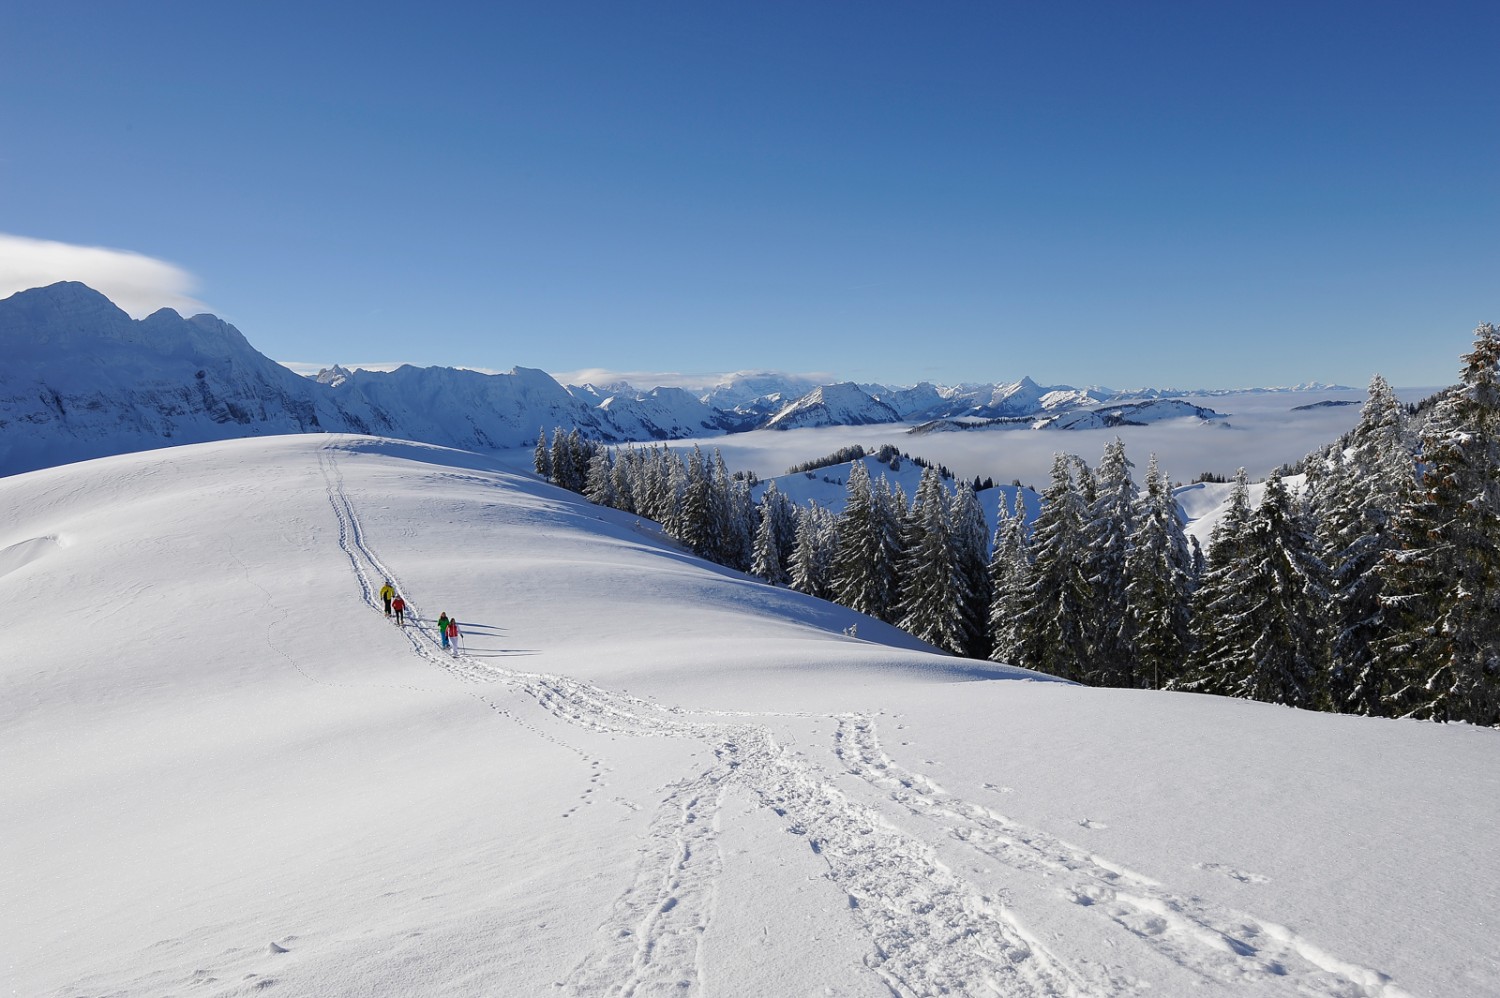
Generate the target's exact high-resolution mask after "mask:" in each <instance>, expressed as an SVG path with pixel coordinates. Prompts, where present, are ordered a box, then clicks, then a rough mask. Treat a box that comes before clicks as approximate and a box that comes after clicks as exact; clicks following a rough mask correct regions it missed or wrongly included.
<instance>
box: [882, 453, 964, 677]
mask: <svg viewBox="0 0 1500 998" xmlns="http://www.w3.org/2000/svg"><path fill="white" fill-rule="evenodd" d="M903 547H904V552H903V558H902V562H901V571H900V579H901V602H900V607H899V610H900V618H899V620H898V622H897V626H899V627H900V628H901V629H902V630H904V631H907V632H908V633H910V634H912V635H915V636H916V637H918V638H920V639H922V640H923V641H926V642H927V643H929V644H933V645H937V646H938V647H939V648H944V649H946V650H948V651H951V652H954V653H956V654H960V655H961V654H963V653H964V650H965V641H966V639H967V638H968V634H967V630H968V627H967V622H966V621H965V619H964V601H965V599H966V598H967V596H968V593H967V588H966V586H965V584H964V580H963V577H962V575H961V573H960V571H959V565H958V558H957V551H956V548H955V545H954V542H953V531H952V524H951V523H950V522H949V518H948V499H947V493H946V489H944V487H943V479H942V476H941V475H939V473H938V471H937V469H936V468H930V467H929V468H927V469H925V470H924V471H923V472H922V483H921V485H920V486H919V487H918V489H917V498H916V502H915V503H913V504H912V515H911V516H910V517H909V518H908V520H907V527H906V536H905V541H904V544H903Z"/></svg>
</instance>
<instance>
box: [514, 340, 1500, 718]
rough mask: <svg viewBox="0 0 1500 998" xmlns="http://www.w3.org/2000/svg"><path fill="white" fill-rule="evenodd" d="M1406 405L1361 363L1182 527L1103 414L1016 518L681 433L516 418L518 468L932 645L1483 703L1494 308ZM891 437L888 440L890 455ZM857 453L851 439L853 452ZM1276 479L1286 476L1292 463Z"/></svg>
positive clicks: (1362, 708)
mask: <svg viewBox="0 0 1500 998" xmlns="http://www.w3.org/2000/svg"><path fill="white" fill-rule="evenodd" d="M1463 361H1464V368H1463V373H1462V379H1461V381H1460V382H1459V384H1457V385H1455V386H1454V387H1452V388H1450V389H1448V390H1446V391H1445V392H1443V393H1441V394H1440V395H1439V396H1438V397H1437V398H1436V399H1435V400H1433V401H1432V403H1431V404H1429V405H1425V406H1424V408H1423V411H1422V413H1421V415H1420V416H1418V417H1416V418H1414V417H1413V415H1412V414H1411V413H1410V412H1408V410H1407V409H1406V407H1404V406H1403V405H1402V404H1401V403H1400V402H1399V401H1398V400H1397V399H1396V397H1395V394H1394V392H1393V391H1392V389H1391V387H1390V385H1389V384H1388V383H1386V381H1385V380H1384V379H1383V378H1381V377H1380V376H1378V375H1377V376H1376V377H1375V378H1373V379H1372V381H1371V383H1370V388H1369V393H1368V397H1367V399H1366V401H1365V404H1364V408H1363V410H1362V412H1361V417H1360V420H1359V423H1358V425H1357V426H1356V427H1355V428H1354V429H1353V430H1352V431H1350V432H1349V433H1348V434H1346V435H1345V436H1344V437H1343V438H1342V439H1340V440H1339V441H1337V442H1335V443H1334V444H1331V445H1329V446H1328V447H1326V448H1324V449H1322V450H1320V451H1318V452H1316V453H1314V454H1311V455H1309V456H1308V457H1307V458H1306V459H1305V460H1304V461H1303V462H1302V464H1301V467H1302V469H1303V478H1302V480H1301V482H1300V483H1298V482H1297V481H1296V480H1295V479H1293V480H1292V481H1290V482H1289V481H1287V480H1284V479H1283V478H1282V477H1280V476H1276V475H1273V476H1272V477H1270V478H1268V479H1267V480H1266V481H1265V483H1264V486H1263V488H1262V489H1261V490H1260V491H1261V494H1260V497H1259V500H1258V501H1257V502H1256V503H1254V504H1252V503H1251V500H1250V496H1251V487H1250V481H1249V478H1248V476H1247V475H1246V473H1245V470H1244V469H1240V470H1239V472H1238V473H1237V474H1236V476H1235V477H1234V479H1233V482H1234V484H1233V487H1232V490H1231V493H1230V498H1229V502H1228V504H1227V505H1226V506H1225V507H1224V509H1223V512H1222V515H1221V516H1220V519H1219V521H1218V522H1217V523H1216V524H1215V525H1214V527H1213V530H1212V532H1211V534H1210V539H1209V542H1208V545H1207V550H1206V551H1203V550H1200V549H1199V547H1198V545H1197V543H1196V541H1195V540H1193V539H1192V538H1191V537H1189V536H1188V535H1187V534H1186V533H1185V531H1184V529H1183V525H1182V520H1181V517H1180V516H1179V511H1178V507H1177V504H1176V500H1175V499H1174V497H1173V493H1172V485H1171V482H1170V481H1169V480H1168V479H1167V478H1166V477H1165V476H1164V475H1163V474H1162V473H1161V471H1160V470H1159V468H1158V465H1157V461H1156V458H1155V456H1154V455H1153V456H1152V457H1151V460H1150V462H1149V464H1148V467H1147V470H1146V474H1145V480H1144V482H1143V483H1142V484H1140V485H1137V483H1136V482H1135V480H1134V478H1133V474H1132V470H1133V469H1134V467H1135V466H1134V464H1133V463H1132V462H1131V461H1130V460H1129V459H1128V458H1127V457H1126V455H1125V447H1124V444H1123V443H1121V442H1120V440H1119V439H1118V438H1117V439H1116V440H1114V441H1113V442H1112V443H1110V444H1109V445H1108V446H1107V447H1106V448H1105V451H1104V454H1103V456H1102V458H1101V460H1100V461H1099V463H1098V465H1097V467H1093V468H1091V467H1089V466H1088V465H1087V464H1086V463H1085V462H1084V461H1083V460H1082V459H1080V458H1079V457H1077V456H1075V455H1071V454H1058V455H1057V456H1056V457H1055V459H1054V462H1053V465H1052V470H1051V474H1050V478H1049V482H1048V485H1047V486H1046V488H1045V489H1044V490H1043V492H1042V493H1041V497H1040V498H1041V503H1040V512H1039V513H1038V515H1037V516H1036V518H1035V520H1034V521H1032V522H1030V523H1028V522H1027V520H1026V518H1025V515H1024V508H1023V503H1022V496H1023V490H1021V489H1019V488H1017V489H1016V491H1015V495H1014V502H1013V503H1006V502H1004V501H1002V502H1001V503H1000V507H999V514H998V517H997V523H996V527H995V529H994V530H993V532H991V531H990V530H989V528H988V526H987V524H986V520H985V517H984V513H983V511H982V509H981V505H980V499H979V496H978V493H977V491H976V485H977V484H979V483H978V482H962V481H960V482H953V483H952V484H945V482H946V480H947V475H946V469H941V471H940V469H939V468H938V467H934V466H930V465H927V466H924V470H923V474H922V478H921V481H920V484H919V485H918V486H917V489H916V493H915V495H913V496H911V497H908V496H906V495H905V494H904V492H903V490H902V489H901V487H900V485H899V484H892V483H891V482H890V481H889V480H888V479H887V478H886V477H885V475H884V474H883V473H882V474H880V475H878V476H877V477H873V478H872V476H871V474H870V465H871V464H872V463H873V464H875V466H876V467H879V466H880V465H882V464H886V463H887V462H888V461H889V458H890V457H891V455H890V454H887V453H885V452H882V453H881V455H879V457H880V458H881V459H882V460H878V461H875V460H868V459H856V460H854V462H853V464H852V466H851V471H850V474H849V477H848V480H847V482H846V503H845V506H844V509H843V511H842V512H841V513H839V514H837V515H835V514H833V513H832V512H830V511H829V510H827V509H825V508H822V507H820V506H818V505H817V504H816V503H809V504H806V505H803V506H798V505H796V504H794V503H793V502H792V501H791V500H790V499H789V498H788V497H787V496H785V495H784V494H782V493H780V492H779V491H778V490H777V488H776V483H775V482H774V481H770V482H768V483H766V487H765V490H764V492H763V493H762V495H761V497H760V499H759V501H758V502H757V501H755V500H754V499H753V498H752V487H753V486H754V484H755V482H754V479H753V477H751V476H748V475H744V474H731V473H730V472H729V471H728V469H727V468H726V467H725V465H724V460H723V457H722V455H720V454H719V453H718V452H717V451H715V452H714V453H713V454H712V455H708V454H705V453H703V451H702V450H701V449H700V448H698V447H694V448H693V449H692V450H691V451H687V452H683V451H674V450H672V449H670V448H668V447H665V446H661V445H656V446H650V447H627V448H624V449H611V448H607V447H604V446H602V445H600V444H597V443H594V442H591V441H588V440H584V439H581V438H580V437H579V435H578V433H577V431H572V432H563V431H561V430H555V431H554V433H553V436H552V439H551V441H550V443H549V442H548V440H547V436H546V434H545V433H542V434H539V436H538V440H537V447H536V470H537V473H538V474H540V475H543V476H544V477H547V478H548V479H550V480H551V481H554V482H556V483H557V484H559V485H562V486H564V487H566V488H570V489H573V490H574V491H576V492H581V493H583V494H584V495H585V496H587V497H588V498H589V499H591V500H593V501H595V502H598V503H601V504H603V505H608V506H613V507H615V508H618V509H622V510H625V511H626V512H630V513H636V514H638V515H641V516H644V517H648V518H650V519H652V520H655V521H657V522H658V523H660V524H661V525H662V528H663V530H664V531H665V532H666V533H667V534H668V535H670V536H672V537H674V538H676V539H677V540H678V541H680V542H681V543H683V544H684V545H685V546H687V547H688V548H690V549H691V550H693V551H694V552H695V553H697V554H699V555H701V556H703V557H705V558H708V559H710V560H712V561H715V562H718V563H719V564H722V565H726V566H728V567H731V568H735V569H739V570H741V571H746V572H752V573H754V574H755V575H758V576H760V577H761V578H763V579H765V580H766V581H768V582H770V583H772V584H775V585H782V586H787V587H790V588H792V589H795V590H797V591H799V592H803V593H807V594H809V595H812V596H816V597H819V598H822V599H827V600H831V601H834V602H837V603H840V604H842V605H844V606H847V607H849V608H850V609H853V610H857V611H859V612H861V613H865V614H868V615H870V616H872V617H876V618H878V619H880V620H884V621H886V622H888V623H891V624H894V625H896V626H898V627H901V628H903V629H904V630H907V631H908V632H910V633H911V634H913V635H915V636H916V637H918V638H921V639H923V640H925V641H928V642H929V643H931V644H934V645H937V646H938V647H940V648H944V649H946V650H948V651H951V652H953V653H955V654H960V655H966V656H970V657H974V658H989V659H992V660H994V661H998V662H1008V663H1011V664H1015V665H1020V666H1024V667H1026V668H1030V669H1034V670H1037V671H1040V672H1045V673H1048V674H1051V675H1055V676H1060V677H1062V678H1066V679H1071V680H1076V681H1078V682H1082V683H1087V684H1090V685H1096V686H1112V687H1134V688H1146V689H1175V690H1187V691H1196V692H1202V693H1214V694H1221V695H1227V696H1236V697H1244V698H1249V699H1255V700H1263V701H1268V702H1272V703H1281V704H1287V705H1291V706H1296V707H1303V708H1307V709H1314V710H1327V711H1336V712H1341V713H1353V714H1365V715H1375V716H1399V717H1417V718H1426V719H1432V720H1439V721H1467V722H1470V723H1474V724H1480V725H1500V332H1497V330H1496V328H1495V327H1494V326H1492V325H1488V324H1486V325H1482V326H1480V327H1479V328H1478V330H1476V332H1475V345H1474V349H1473V350H1472V351H1471V352H1470V353H1468V354H1466V355H1465V356H1464V358H1463ZM902 456H905V455H902ZM873 457H874V456H873V455H869V456H867V458H870V459H872V458H873ZM1294 485H1296V486H1297V487H1295V488H1294V487H1293V486H1294Z"/></svg>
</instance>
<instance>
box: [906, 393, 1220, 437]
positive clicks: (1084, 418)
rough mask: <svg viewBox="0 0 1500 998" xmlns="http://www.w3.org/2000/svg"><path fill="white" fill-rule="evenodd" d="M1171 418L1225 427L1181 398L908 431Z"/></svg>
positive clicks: (1078, 426)
mask: <svg viewBox="0 0 1500 998" xmlns="http://www.w3.org/2000/svg"><path fill="white" fill-rule="evenodd" d="M1174 419H1192V420H1197V421H1199V422H1202V423H1205V424H1212V425H1216V426H1228V425H1229V423H1228V422H1227V421H1226V417H1225V416H1224V414H1223V413H1219V412H1215V411H1214V410H1212V409H1208V408H1205V407H1204V406H1201V405H1194V404H1193V403H1191V402H1184V401H1182V400H1181V399H1160V400H1154V401H1146V402H1124V403H1119V404H1116V405H1105V406H1098V407H1096V408H1093V409H1068V410H1065V411H1062V412H1057V413H1052V414H1050V415H1047V414H1043V415H1035V416H1002V417H998V418H992V419H934V420H929V421H928V422H926V423H921V424H919V425H917V426H914V427H912V428H911V430H910V431H908V432H910V433H914V434H924V433H944V432H951V431H959V430H1022V429H1030V430H1103V429H1109V428H1111V427H1116V426H1149V425H1150V424H1152V423H1161V422H1166V421H1167V420H1174Z"/></svg>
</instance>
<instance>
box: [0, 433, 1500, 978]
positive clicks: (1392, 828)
mask: <svg viewBox="0 0 1500 998" xmlns="http://www.w3.org/2000/svg"><path fill="white" fill-rule="evenodd" d="M0 531H3V532H0V601H3V603H4V605H5V606H6V608H7V612H8V613H9V614H10V615H11V616H12V617H13V618H14V619H15V620H19V621H27V622H32V623H33V624H34V625H35V626H15V627H7V628H0V757H3V758H4V759H5V760H6V762H7V765H5V766H3V767H0V799H4V800H5V801H6V802H7V807H6V808H5V809H4V812H3V815H0V833H3V841H4V842H5V844H6V848H7V856H8V858H12V859H13V860H14V861H13V862H10V863H7V864H4V866H3V867H0V889H3V891H4V893H5V896H6V897H7V898H16V899H20V900H21V902H22V903H24V911H25V917H24V918H16V919H13V920H12V924H11V925H9V926H8V932H7V936H6V943H7V946H8V947H9V950H8V952H9V953H11V954H13V957H12V958H11V960H10V961H9V962H8V965H7V970H8V974H9V976H8V977H7V980H6V983H7V984H8V985H9V988H10V990H13V991H14V992H15V993H17V994H25V995H41V994H111V995H125V996H148V995H161V994H183V993H202V994H248V993H252V992H254V993H260V992H262V991H269V992H271V993H286V994H297V995H304V994H306V995H356V994H372V993H381V992H382V990H383V989H384V990H389V983H390V982H391V981H399V982H400V983H401V987H402V988H403V989H404V990H405V991H407V992H409V993H413V994H422V995H430V996H434V998H462V996H472V995H478V994H485V995H512V994H514V995H540V994H557V995H560V996H568V998H596V996H599V995H604V994H626V993H633V994H640V995H645V994H666V993H672V994H679V993H680V994H685V995H686V994H692V995H701V994H719V993H724V994H742V995H778V996H779V995H795V994H809V993H825V994H844V995H850V996H874V995H889V994H906V995H929V994H940V993H948V994H954V995H959V994H962V995H982V994H1006V995H1024V996H1030V998H1067V996H1079V995H1090V996H1092V995H1100V996H1106V995H1108V996H1125V995H1137V994H1153V995H1187V994H1206V993H1213V994H1225V995H1247V996H1257V998H1259V996H1267V998H1270V996H1291V995H1305V996H1314V998H1336V996H1337V998H1407V996H1414V995H1428V994H1431V995H1460V994H1462V995H1469V994H1473V995H1481V994H1496V993H1500V968H1497V967H1496V966H1495V964H1494V961H1493V960H1491V959H1490V958H1489V957H1488V956H1487V954H1489V953H1490V952H1491V951H1492V949H1493V945H1492V943H1493V940H1492V935H1493V932H1492V927H1493V925H1494V922H1495V919H1496V916H1497V902H1496V899H1495V897H1494V892H1493V890H1491V887H1492V884H1493V877H1492V876H1491V871H1493V870H1494V869H1495V868H1496V863H1497V861H1500V847H1497V844H1496V841H1495V837H1494V836H1493V834H1491V833H1492V830H1493V827H1494V825H1495V822H1496V820H1497V818H1500V815H1497V806H1500V805H1497V803H1496V797H1495V795H1494V794H1492V793H1486V792H1481V791H1483V790H1484V789H1485V788H1486V786H1487V784H1485V779H1486V778H1487V776H1488V774H1490V773H1491V772H1492V770H1493V760H1494V758H1495V755H1496V751H1497V742H1500V732H1497V731H1494V730H1485V729H1473V728H1469V727H1468V726H1465V725H1434V724H1419V723H1410V722H1398V721H1391V720H1384V719H1373V718H1359V717H1349V716H1335V715H1327V714H1313V713H1309V712H1305V711H1298V710H1291V709H1287V708H1282V707H1276V706H1271V705H1267V704H1259V703H1250V702H1245V701H1235V700H1228V699H1224V698H1217V697H1204V696H1193V695H1184V694H1166V693H1152V692H1148V691H1142V690H1103V689H1086V688H1083V687H1078V686H1073V685H1071V684H1066V683H1061V682H1050V681H1049V682H1040V681H1027V680H1028V678H1030V679H1035V678H1038V677H1035V676H1028V674H1025V673H1022V672H1020V671H1018V670H1014V669H1011V668H1009V667H1006V666H1002V665H996V664H994V663H982V662H974V661H970V660H965V659H958V658H953V657H950V656H944V655H938V654H935V653H934V652H932V651H931V650H930V649H927V648H924V647H921V646H919V645H917V644H916V643H915V642H913V641H912V640H911V639H910V638H909V637H905V636H903V635H902V634H900V633H899V632H895V631H894V630H892V629H891V628H889V627H886V626H884V625H882V624H880V623H879V622H877V621H874V620H871V619H869V618H862V617H860V616H859V615H857V614H854V613H853V612H852V611H848V610H845V609H843V608H840V607H836V606H833V605H831V604H827V603H823V602H821V601H817V600H813V599H810V598H807V597H804V596H801V595H799V594H797V593H792V592H789V591H787V590H785V589H776V588H772V587H769V586H765V585H761V584H758V583H756V582H754V581H753V580H750V579H747V578H746V577H744V576H741V575H739V574H737V573H732V572H727V571H724V570H721V569H717V568H714V567H713V566H709V565H707V564H705V563H703V562H701V561H698V560H696V559H693V558H691V557H688V556H686V555H684V554H683V552H681V551H680V550H678V549H676V548H674V547H673V546H672V545H670V544H667V543H665V542H663V540H662V538H661V537H660V535H659V534H658V533H657V532H656V530H655V529H654V527H653V525H652V524H649V523H642V522H640V521H638V519H637V518H636V517H633V516H628V515H625V514H622V513H618V512H616V511H613V510H608V509H602V508H599V507H594V506H590V505H588V504H587V503H585V502H584V501H583V500H581V499H580V498H578V497H576V496H573V495H570V494H566V493H563V492H561V491H560V490H557V489H553V488H551V487H549V486H546V485H544V484H542V483H540V482H538V481H537V480H536V479H535V478H534V477H533V476H531V475H529V474H524V473H519V472H515V471H510V470H507V469H506V468H505V467H503V466H502V465H500V464H498V463H497V462H496V460H495V459H494V458H493V457H489V456H485V455H479V454H474V453H467V452H461V451H455V450H449V449H444V448H438V447H432V446H424V445H417V444H408V443H399V442H395V441H390V440H376V439H370V438H362V437H350V436H343V435H326V436H320V437H312V436H308V435H302V436H283V437H276V438H266V439H259V440H233V441H223V442H216V443H209V444H203V445H197V446H193V447H187V448H179V449H174V450H172V451H170V452H163V451H157V452H148V453H140V454H130V455H123V456H119V457H113V458H108V459H105V460H100V461H94V462H88V463H84V464H77V465H73V466H71V467H66V468H56V469H49V470H46V471H40V472H35V473H29V474H23V475H15V476H11V477H9V478H6V479H0ZM385 580H391V581H392V582H393V584H394V585H396V586H397V587H398V588H399V590H400V591H401V593H402V594H403V596H405V597H406V598H407V599H408V600H409V601H410V604H411V606H410V613H411V618H412V619H411V623H410V625H409V626H407V627H406V628H404V629H403V628H398V627H396V626H394V624H393V623H391V622H388V621H387V620H386V619H385V618H384V616H383V614H382V611H381V609H380V607H379V604H378V600H377V598H376V596H375V593H376V591H377V589H378V588H379V587H380V586H381V585H382V584H383V583H384V581H385ZM442 611H448V612H450V613H452V614H454V615H456V616H457V617H458V618H459V619H460V620H461V622H462V634H463V637H462V640H461V644H460V646H459V648H458V649H457V650H456V651H455V650H453V649H444V648H442V646H441V644H440V642H439V639H438V637H437V633H436V629H435V627H434V620H435V618H436V616H437V614H438V613H439V612H442ZM56 621H65V622H66V628H65V630H66V633H65V634H64V633H56V631H57V628H55V627H54V628H53V631H51V632H49V631H47V630H46V626H47V622H56ZM855 628H857V634H850V633H848V632H849V631H850V630H853V629H855ZM39 634H45V635H46V636H47V639H46V640H41V639H39V637H38V635H39ZM1080 759H1084V760H1087V765H1080V762H1079V760H1080ZM1476 781H1477V782H1476ZM1351 816H1356V817H1357V820H1352V819H1351ZM1371 829H1378V830H1379V834H1378V835H1373V834H1371V831H1370V830H1371ZM122 912H125V913H128V915H129V917H121V913H122ZM1392 912H1396V913H1398V914H1399V913H1408V914H1410V913H1413V912H1416V913H1420V915H1421V917H1419V918H1393V917H1392ZM81 939H82V940H87V945H80V944H79V940H81ZM497 939H500V940H524V945H496V940H497Z"/></svg>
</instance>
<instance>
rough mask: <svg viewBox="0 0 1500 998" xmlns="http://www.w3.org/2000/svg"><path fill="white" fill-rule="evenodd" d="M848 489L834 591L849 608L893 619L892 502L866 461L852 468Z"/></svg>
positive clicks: (840, 524)
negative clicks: (875, 479) (890, 505)
mask: <svg viewBox="0 0 1500 998" xmlns="http://www.w3.org/2000/svg"><path fill="white" fill-rule="evenodd" d="M881 481H884V476H881ZM845 488H846V490H847V493H848V498H847V500H846V502H845V504H844V512H843V514H842V515H841V516H840V517H839V519H838V536H839V543H838V554H837V556H836V561H835V563H834V578H833V591H834V593H835V594H836V596H837V599H838V602H840V603H842V604H843V605H844V606H847V607H848V608H849V609H851V610H857V611H859V612H860V613H867V614H869V615H870V616H872V617H879V618H880V619H882V620H890V619H891V617H892V614H893V611H894V608H895V604H896V601H895V599H894V592H895V562H894V559H893V554H894V550H895V541H894V537H893V536H892V535H893V526H892V524H891V523H890V515H891V514H890V509H889V506H888V502H887V500H886V499H884V498H883V497H882V496H881V495H880V494H879V491H878V490H877V488H876V485H875V483H873V482H871V481H870V472H869V469H867V468H866V467H865V462H864V461H863V460H860V461H855V462H854V464H853V465H852V466H851V468H850V471H849V481H848V482H847V483H846V485H845Z"/></svg>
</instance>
